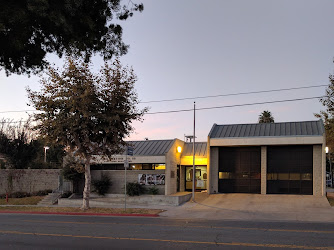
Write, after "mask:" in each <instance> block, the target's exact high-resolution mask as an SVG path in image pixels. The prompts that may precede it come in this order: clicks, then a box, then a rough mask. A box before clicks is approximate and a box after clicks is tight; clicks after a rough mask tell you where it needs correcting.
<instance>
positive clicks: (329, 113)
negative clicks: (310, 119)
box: [314, 75, 334, 154]
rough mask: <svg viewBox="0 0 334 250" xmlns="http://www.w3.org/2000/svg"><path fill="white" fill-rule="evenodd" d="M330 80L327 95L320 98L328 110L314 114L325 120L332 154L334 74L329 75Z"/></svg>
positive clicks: (333, 144)
mask: <svg viewBox="0 0 334 250" xmlns="http://www.w3.org/2000/svg"><path fill="white" fill-rule="evenodd" d="M329 82H330V83H329V85H328V87H327V89H326V95H325V96H324V97H322V98H320V100H319V101H320V102H321V103H322V105H323V106H324V107H326V110H322V111H320V112H319V113H317V114H314V115H315V117H317V118H320V119H322V120H323V122H324V126H325V131H326V145H327V146H328V148H329V152H330V154H332V153H333V152H334V75H329Z"/></svg>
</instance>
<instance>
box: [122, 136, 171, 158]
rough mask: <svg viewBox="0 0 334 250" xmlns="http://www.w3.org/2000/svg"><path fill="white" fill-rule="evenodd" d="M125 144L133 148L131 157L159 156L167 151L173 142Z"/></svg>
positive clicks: (151, 141)
mask: <svg viewBox="0 0 334 250" xmlns="http://www.w3.org/2000/svg"><path fill="white" fill-rule="evenodd" d="M127 143H128V144H129V145H131V146H133V148H134V150H133V155H138V156H139V155H142V156H144V155H147V156H161V155H165V154H166V153H167V152H168V151H169V149H170V148H171V146H172V145H173V143H174V140H145V141H128V142H127ZM124 153H125V152H124Z"/></svg>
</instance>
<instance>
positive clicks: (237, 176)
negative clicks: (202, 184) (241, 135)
mask: <svg viewBox="0 0 334 250" xmlns="http://www.w3.org/2000/svg"><path fill="white" fill-rule="evenodd" d="M218 191H219V192H220V193H260V192H261V148H260V147H219V180H218Z"/></svg>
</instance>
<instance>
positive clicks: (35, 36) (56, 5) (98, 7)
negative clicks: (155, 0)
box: [0, 0, 144, 75]
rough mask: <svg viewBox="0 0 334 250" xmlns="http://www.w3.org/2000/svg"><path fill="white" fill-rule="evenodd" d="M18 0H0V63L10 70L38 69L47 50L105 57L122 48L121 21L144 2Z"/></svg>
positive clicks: (119, 0) (42, 65) (125, 50)
mask: <svg viewBox="0 0 334 250" xmlns="http://www.w3.org/2000/svg"><path fill="white" fill-rule="evenodd" d="M121 2H122V1H121V0H95V1H90V0H76V1H52V0H29V1H28V0H20V1H1V2H0V44H1V46H0V66H1V67H3V68H4V69H5V71H6V74H7V75H8V74H10V73H17V74H21V73H28V74H30V73H37V72H39V71H40V70H43V69H44V68H45V67H46V66H47V65H48V62H47V60H46V59H45V57H46V55H47V53H54V54H57V55H58V56H59V57H61V56H62V55H64V54H67V55H69V54H70V55H76V56H82V58H84V59H85V61H86V62H88V61H89V59H90V57H91V56H92V55H93V54H96V53H99V54H101V55H102V56H103V58H104V59H105V60H109V59H111V58H112V57H113V56H114V55H116V56H119V55H123V54H126V53H127V50H128V45H126V44H125V43H124V42H123V40H122V32H123V31H122V27H121V25H120V24H119V23H115V21H116V20H126V19H127V18H128V17H130V16H132V15H133V13H134V12H136V11H140V12H141V11H143V8H144V6H143V4H135V3H133V2H132V1H131V0H130V1H124V4H122V3H121Z"/></svg>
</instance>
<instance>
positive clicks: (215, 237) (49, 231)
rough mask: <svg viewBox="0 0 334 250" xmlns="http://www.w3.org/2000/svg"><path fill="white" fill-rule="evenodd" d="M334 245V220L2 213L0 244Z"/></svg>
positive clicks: (125, 246)
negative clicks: (211, 218) (204, 218)
mask: <svg viewBox="0 0 334 250" xmlns="http://www.w3.org/2000/svg"><path fill="white" fill-rule="evenodd" d="M154 248H156V249H173V248H175V249H214V248H225V249H334V223H295V222H251V221H229V220H221V221H220V220H215V221H208V220H177V219H170V218H168V219H167V218H144V217H101V216H63V215H31V214H0V249H154Z"/></svg>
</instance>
